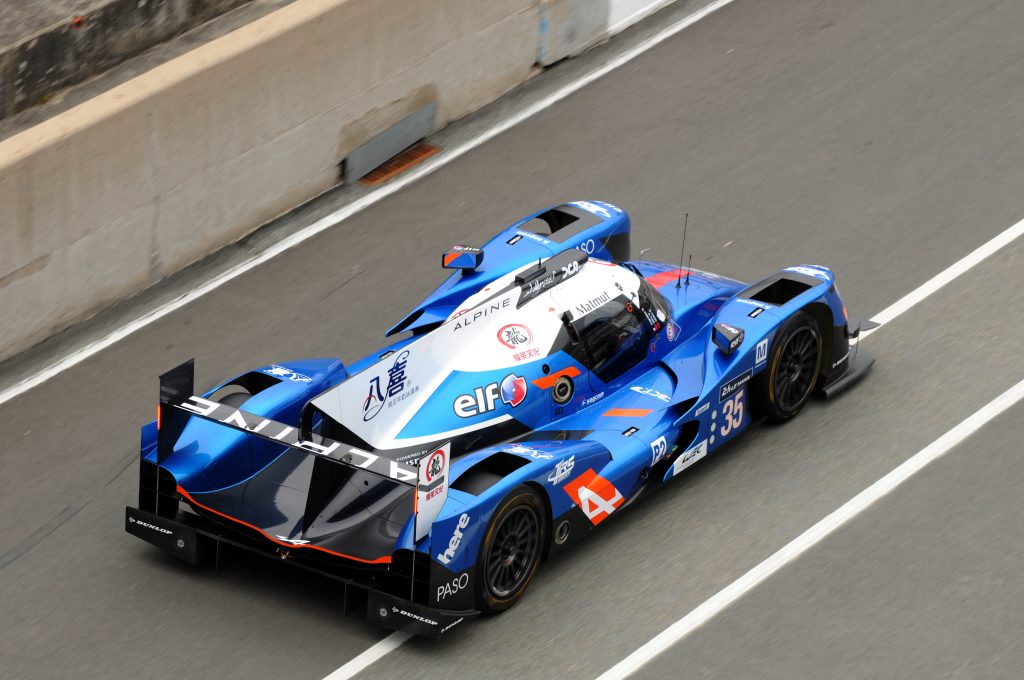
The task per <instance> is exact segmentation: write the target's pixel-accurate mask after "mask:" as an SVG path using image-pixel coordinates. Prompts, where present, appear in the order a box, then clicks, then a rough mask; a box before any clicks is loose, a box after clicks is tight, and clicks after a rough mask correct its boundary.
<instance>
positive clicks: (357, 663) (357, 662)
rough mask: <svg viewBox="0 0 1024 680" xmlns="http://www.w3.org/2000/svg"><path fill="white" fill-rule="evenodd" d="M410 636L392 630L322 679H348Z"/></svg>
mask: <svg viewBox="0 0 1024 680" xmlns="http://www.w3.org/2000/svg"><path fill="white" fill-rule="evenodd" d="M409 637H410V635H409V633H399V632H397V631H396V632H394V633H392V634H391V635H388V636H387V637H386V638H384V639H383V640H381V641H380V642H378V643H377V644H375V645H374V646H372V647H370V648H369V649H367V650H366V651H365V652H363V653H362V654H360V655H359V656H357V657H355V658H354V659H352V660H351V661H349V662H348V663H347V664H345V665H344V666H342V667H341V668H339V669H338V670H336V671H334V672H333V673H331V674H330V675H328V676H327V677H326V678H324V680H348V678H351V677H353V676H354V675H356V674H357V673H359V672H360V671H362V670H363V669H364V668H366V667H367V666H369V665H371V664H372V663H374V662H375V661H377V660H378V659H380V658H381V657H384V656H386V655H387V654H389V653H390V652H392V651H394V650H395V649H397V648H398V647H399V646H401V645H402V643H404V642H405V641H406V640H408V639H409Z"/></svg>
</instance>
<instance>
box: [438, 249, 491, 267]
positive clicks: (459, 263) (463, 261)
mask: <svg viewBox="0 0 1024 680" xmlns="http://www.w3.org/2000/svg"><path fill="white" fill-rule="evenodd" d="M483 261H484V251H482V250H481V249H480V248H474V247H472V246H452V247H451V250H448V251H446V252H445V254H444V255H442V256H441V266H442V267H444V268H445V269H462V270H463V271H467V270H468V271H473V270H474V269H476V268H477V267H479V266H480V265H481V264H482V263H483Z"/></svg>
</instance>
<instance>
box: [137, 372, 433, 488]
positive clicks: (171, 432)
mask: <svg viewBox="0 0 1024 680" xmlns="http://www.w3.org/2000/svg"><path fill="white" fill-rule="evenodd" d="M194 391H195V363H194V360H192V359H189V360H188V361H186V362H185V363H183V364H181V365H180V366H178V367H176V368H173V369H171V370H170V371H168V372H166V373H164V374H163V375H161V376H160V410H159V412H158V417H157V463H162V462H163V461H164V460H165V459H166V458H167V456H169V455H170V453H171V450H172V449H173V447H174V444H175V442H177V440H178V437H179V436H180V435H181V431H182V430H183V429H184V427H185V423H187V422H188V417H189V416H199V417H200V418H203V419H205V420H210V421H213V422H215V423H220V424H221V425H226V426H228V427H231V428H234V429H236V430H241V431H242V432H245V433H247V434H251V435H255V436H257V437H260V438H262V439H266V440H268V441H272V442H277V443H278V444H285V445H287V446H290V447H292V448H293V449H299V450H301V451H303V452H305V453H312V454H314V455H316V456H319V457H321V458H325V459H328V460H332V461H334V462H336V463H339V464H341V465H348V466H350V467H355V468H359V469H362V470H366V471H368V472H372V473H374V474H377V475H380V476H382V477H387V478H389V479H393V480H394V481H396V482H399V483H401V484H408V485H410V486H414V485H415V484H416V480H417V478H418V466H415V465H410V464H408V463H402V462H399V461H397V460H391V459H388V458H385V457H383V456H380V455H377V454H374V453H370V452H369V451H362V450H360V449H357V448H353V447H351V446H349V445H347V444H343V443H341V442H338V441H334V440H333V439H328V438H326V437H320V436H318V437H317V438H318V439H319V440H320V441H319V442H313V441H308V440H304V439H302V437H301V436H300V433H299V430H298V428H296V427H294V426H291V425H286V424H284V423H280V422H277V421H276V420H271V419H270V418H264V417H263V416H258V415H256V414H254V413H249V412H248V411H242V410H241V409H236V408H233V407H231V406H227V405H226V404H221V403H219V402H216V401H212V400H210V399H206V398H204V397H199V396H196V395H195V394H193V392H194Z"/></svg>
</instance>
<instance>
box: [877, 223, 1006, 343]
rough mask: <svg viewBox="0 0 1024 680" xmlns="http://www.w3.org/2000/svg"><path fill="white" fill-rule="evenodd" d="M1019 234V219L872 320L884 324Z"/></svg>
mask: <svg viewBox="0 0 1024 680" xmlns="http://www.w3.org/2000/svg"><path fill="white" fill-rule="evenodd" d="M1021 234H1024V220H1021V221H1020V222H1018V223H1017V224H1015V225H1013V226H1012V227H1010V228H1009V229H1007V230H1006V231H1004V232H1002V233H1000V234H998V235H997V236H995V237H993V238H992V239H990V240H989V241H987V242H986V243H984V244H982V245H981V246H979V247H977V248H975V249H974V250H973V251H971V252H970V253H968V254H967V255H965V256H964V257H962V258H960V259H959V260H957V261H956V262H954V263H953V264H951V265H950V266H949V267H946V268H945V269H943V270H942V271H941V272H939V273H938V274H936V275H935V276H933V277H932V278H930V279H928V280H927V281H925V282H924V283H922V284H921V285H920V286H918V287H917V288H915V289H914V290H912V291H910V292H909V293H907V294H906V295H904V296H903V297H901V298H900V299H899V300H897V301H896V302H894V303H893V304H891V305H889V306H888V307H886V308H885V309H883V310H882V311H881V312H879V313H878V314H876V315H875V316H874V317H872V319H871V320H872V321H877V322H878V323H880V324H882V325H885V324H887V323H889V322H890V321H892V320H893V319H895V318H896V317H897V316H899V315H900V314H902V313H903V312H905V311H907V310H908V309H910V308H911V307H913V306H914V305H916V304H917V303H918V302H921V301H922V300H924V299H925V298H926V297H928V296H929V295H931V294H932V293H934V292H935V291H937V290H939V289H940V288H942V287H943V286H945V285H946V284H947V283H949V282H950V281H952V280H953V279H955V278H956V277H958V276H960V275H961V274H963V273H965V272H967V271H969V270H970V269H971V267H973V266H975V265H976V264H978V263H980V262H982V261H983V260H984V259H985V258H987V257H988V256H989V255H992V254H994V253H996V252H997V251H998V250H999V249H1000V248H1002V247H1003V246H1006V245H1009V244H1010V243H1012V242H1013V241H1014V239H1016V238H1019V237H1020V235H1021ZM876 330H878V329H877V328H874V329H872V330H868V331H864V332H863V333H861V334H860V337H862V338H865V337H867V336H868V335H871V334H872V333H874V332H875V331H876Z"/></svg>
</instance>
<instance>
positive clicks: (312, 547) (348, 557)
mask: <svg viewBox="0 0 1024 680" xmlns="http://www.w3.org/2000/svg"><path fill="white" fill-rule="evenodd" d="M178 493H180V494H181V495H182V496H184V497H185V500H187V501H188V502H189V503H192V504H193V505H197V506H199V507H200V508H202V509H203V510H206V511H207V512H212V513H213V514H215V515H219V516H221V517H223V518H224V519H229V520H231V521H232V522H237V523H238V524H241V525H242V526H246V527H249V528H250V529H252V530H253V531H257V532H259V533H260V534H262V535H263V537H264V538H266V539H267V540H268V541H271V542H272V543H277V544H278V545H283V546H284V547H286V548H308V549H310V550H319V551H320V552H325V553H327V554H328V555H336V556H338V557H344V558H345V559H346V560H355V561H356V562H364V563H366V564H391V555H384V556H383V557H378V558H377V559H374V560H367V559H363V558H362V557H353V556H352V555H346V554H345V553H340V552H334V551H333V550H328V549H327V548H321V547H320V546H318V545H295V544H294V543H285V542H284V541H279V540H277V539H276V538H274V537H273V536H271V535H270V534H268V533H267V532H265V531H263V529H260V528H259V527H257V526H253V525H252V524H249V523H248V522H243V521H242V520H240V519H236V518H234V517H232V516H231V515H225V514H224V513H223V512H219V511H217V510H214V509H213V508H210V507H207V506H205V505H203V504H202V503H200V502H199V501H197V500H196V499H194V498H192V496H190V495H189V493H188V491H185V490H184V489H183V488H181V485H180V484H179V485H178Z"/></svg>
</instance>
